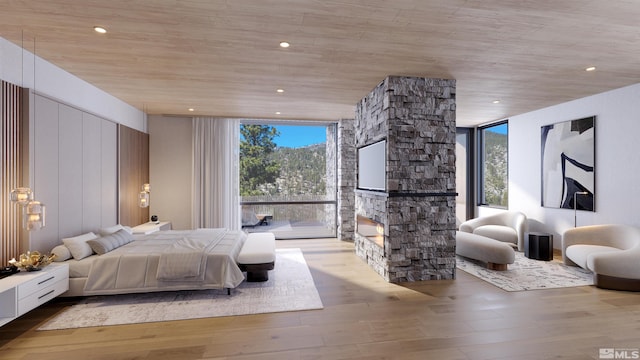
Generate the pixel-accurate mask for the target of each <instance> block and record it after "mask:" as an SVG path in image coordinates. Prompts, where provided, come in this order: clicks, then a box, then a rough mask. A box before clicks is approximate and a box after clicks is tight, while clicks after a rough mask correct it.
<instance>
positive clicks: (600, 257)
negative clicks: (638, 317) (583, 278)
mask: <svg viewBox="0 0 640 360" xmlns="http://www.w3.org/2000/svg"><path fill="white" fill-rule="evenodd" d="M562 258H563V260H564V263H565V264H567V265H571V266H580V267H581V268H584V269H586V270H590V271H591V272H593V279H594V283H595V285H596V286H597V287H600V288H605V289H613V290H631V291H640V262H638V259H640V228H637V227H633V226H628V225H620V224H604V225H590V226H581V227H578V228H573V229H569V230H567V231H565V232H564V234H563V235H562Z"/></svg>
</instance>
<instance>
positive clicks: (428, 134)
mask: <svg viewBox="0 0 640 360" xmlns="http://www.w3.org/2000/svg"><path fill="white" fill-rule="evenodd" d="M455 93H456V91H455V80H446V79H426V78H409V77H388V78H387V79H385V80H384V81H383V82H381V83H380V84H379V85H378V86H377V87H376V88H375V89H374V90H373V91H372V92H371V93H370V94H369V95H367V96H366V97H365V98H363V99H362V100H361V101H360V103H359V104H358V105H357V107H356V120H355V125H356V128H355V136H356V140H355V143H356V147H360V146H364V145H368V144H371V143H373V142H376V141H379V140H382V139H386V140H387V159H386V187H387V189H386V190H387V191H386V193H384V194H376V193H373V192H366V191H356V196H355V205H356V215H362V216H366V217H369V218H371V219H374V220H376V221H378V222H380V223H382V224H384V226H385V240H384V246H382V247H381V246H379V245H377V244H376V243H374V242H372V241H370V240H369V239H367V238H365V237H363V236H359V235H358V234H356V236H355V243H356V253H357V254H358V256H360V257H361V258H363V259H364V260H366V261H367V263H369V264H372V267H373V268H374V269H375V270H376V271H377V272H378V273H379V274H380V275H381V276H383V277H384V278H385V279H387V280H388V281H391V282H403V281H418V280H431V279H453V278H455V186H456V185H455V133H456V129H455V106H456V105H455ZM381 254H382V255H381Z"/></svg>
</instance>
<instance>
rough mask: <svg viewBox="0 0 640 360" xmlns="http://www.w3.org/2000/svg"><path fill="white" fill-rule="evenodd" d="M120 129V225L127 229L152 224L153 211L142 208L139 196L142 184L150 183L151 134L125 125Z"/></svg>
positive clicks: (120, 126)
mask: <svg viewBox="0 0 640 360" xmlns="http://www.w3.org/2000/svg"><path fill="white" fill-rule="evenodd" d="M118 127H119V129H120V130H119V134H120V135H119V158H120V162H119V163H120V171H119V183H120V184H119V189H120V191H119V194H120V200H119V210H120V211H119V214H120V220H119V222H120V223H121V224H123V225H127V226H136V225H139V224H142V223H145V222H147V221H149V208H148V207H147V208H141V207H139V206H138V194H139V193H140V191H141V190H142V184H144V183H148V182H149V135H148V134H145V133H143V132H140V131H137V130H134V129H131V128H129V127H126V126H124V125H119V126H118ZM152 192H153V188H152ZM151 201H153V199H151Z"/></svg>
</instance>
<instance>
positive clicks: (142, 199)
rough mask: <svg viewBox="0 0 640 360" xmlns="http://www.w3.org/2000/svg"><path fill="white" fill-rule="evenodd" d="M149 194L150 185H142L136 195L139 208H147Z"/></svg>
mask: <svg viewBox="0 0 640 360" xmlns="http://www.w3.org/2000/svg"><path fill="white" fill-rule="evenodd" d="M149 192H151V185H149V184H142V191H140V193H139V194H138V205H139V206H140V207H141V208H146V207H149Z"/></svg>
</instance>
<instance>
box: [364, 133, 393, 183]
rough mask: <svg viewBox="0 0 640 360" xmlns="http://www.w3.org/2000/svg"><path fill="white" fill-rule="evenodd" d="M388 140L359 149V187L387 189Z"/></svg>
mask: <svg viewBox="0 0 640 360" xmlns="http://www.w3.org/2000/svg"><path fill="white" fill-rule="evenodd" d="M386 163H387V142H386V140H382V141H378V142H376V143H373V144H370V145H365V146H363V147H361V148H359V149H358V189H363V190H375V191H386Z"/></svg>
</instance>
